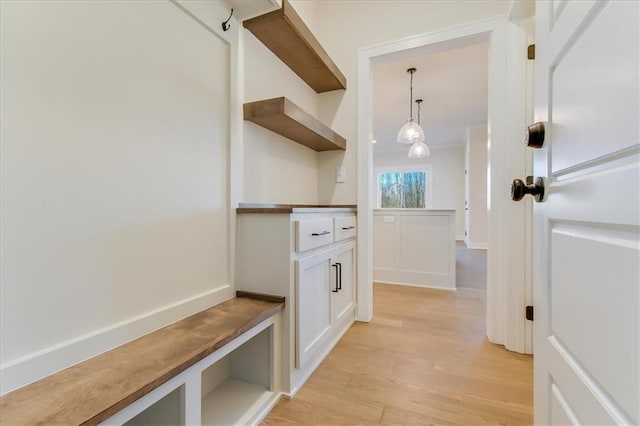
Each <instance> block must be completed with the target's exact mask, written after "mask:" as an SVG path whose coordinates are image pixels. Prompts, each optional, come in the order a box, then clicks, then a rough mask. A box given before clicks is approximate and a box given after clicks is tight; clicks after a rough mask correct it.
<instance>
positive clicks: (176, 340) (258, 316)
mask: <svg viewBox="0 0 640 426" xmlns="http://www.w3.org/2000/svg"><path fill="white" fill-rule="evenodd" d="M238 296H239V297H236V298H234V299H231V300H228V301H226V302H224V303H221V304H219V305H217V306H214V307H212V308H209V309H206V310H204V311H202V312H199V313H197V314H194V315H192V316H190V317H188V318H185V319H183V320H180V321H178V322H175V323H173V324H171V325H169V326H167V327H164V328H162V329H160V330H157V331H154V332H152V333H149V334H147V335H145V336H142V337H140V338H138V339H136V340H133V341H131V342H129V343H126V344H124V345H122V346H119V347H117V348H115V349H112V350H109V351H107V352H105V353H103V354H100V355H97V356H95V357H93V358H90V359H88V360H86V361H83V362H81V363H79V364H76V365H74V366H71V367H69V368H67V369H65V370H62V371H60V372H57V373H54V374H52V375H50V376H48V377H45V378H43V379H41V380H39V381H37V382H34V383H32V384H30V385H27V386H24V387H22V388H20V389H17V390H15V391H13V392H10V393H8V394H6V395H4V396H2V397H0V424H1V425H18V424H29V425H34V424H47V425H49V424H64V425H80V424H97V423H99V422H101V421H103V420H106V419H107V418H109V417H110V416H112V415H113V414H115V413H117V412H118V411H120V410H121V409H122V408H124V407H126V406H127V405H129V404H131V403H132V402H134V401H136V400H137V399H139V398H141V397H142V396H144V395H146V394H147V393H149V392H151V391H152V390H154V389H156V388H157V387H159V386H160V385H162V384H163V383H165V382H167V381H168V380H170V379H171V378H173V377H175V376H176V375H178V374H180V373H181V372H183V371H184V370H186V369H187V368H189V367H190V366H192V365H194V364H195V363H197V362H198V361H200V360H202V359H203V358H205V357H206V356H208V355H210V354H212V353H213V352H215V351H216V350H217V349H219V348H221V347H222V346H224V345H225V344H227V343H229V342H230V341H232V340H233V339H235V338H236V337H238V336H240V335H241V334H243V333H244V332H246V331H248V330H249V329H251V328H252V327H254V326H256V325H257V324H259V323H260V322H262V321H264V320H265V319H267V318H269V317H270V316H272V315H274V314H276V313H277V312H279V311H281V310H282V309H283V307H284V298H272V297H259V296H258V295H252V294H251V293H243V292H238ZM256 297H258V298H256Z"/></svg>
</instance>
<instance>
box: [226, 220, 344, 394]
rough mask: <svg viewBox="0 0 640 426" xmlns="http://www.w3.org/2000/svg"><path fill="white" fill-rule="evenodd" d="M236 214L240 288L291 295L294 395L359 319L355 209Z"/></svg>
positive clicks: (286, 323)
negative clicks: (356, 284) (356, 306)
mask: <svg viewBox="0 0 640 426" xmlns="http://www.w3.org/2000/svg"><path fill="white" fill-rule="evenodd" d="M238 213H239V214H238V216H237V223H238V233H237V235H238V240H237V261H236V264H237V268H236V283H237V288H238V289H241V290H245V291H253V292H258V293H266V294H274V295H278V296H284V297H286V306H285V309H284V311H283V324H282V325H283V332H282V336H283V341H282V345H283V346H282V362H283V365H282V371H283V372H284V377H283V389H284V393H285V394H288V395H290V396H292V395H293V394H295V393H296V392H297V391H298V389H299V388H300V387H301V386H302V385H303V384H304V382H305V381H306V380H307V379H308V377H309V376H310V375H311V373H313V371H314V370H315V369H316V368H317V366H318V365H319V364H320V363H321V362H322V360H323V359H324V357H325V356H326V355H327V354H328V353H329V351H330V350H331V349H332V348H333V346H334V345H335V344H336V343H337V342H338V341H339V340H340V338H341V337H342V335H343V334H344V333H345V332H346V331H347V330H348V329H349V327H350V326H351V324H352V323H353V321H354V319H355V305H356V293H355V290H356V286H355V283H356V281H355V280H356V275H355V261H356V243H355V236H356V216H355V211H354V210H353V209H348V208H338V209H332V208H326V209H319V208H315V209H304V208H297V209H292V211H291V212H288V213H243V209H238Z"/></svg>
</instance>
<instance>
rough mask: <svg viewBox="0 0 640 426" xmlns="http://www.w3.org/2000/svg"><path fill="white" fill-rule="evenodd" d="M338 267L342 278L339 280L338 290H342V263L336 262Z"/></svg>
mask: <svg viewBox="0 0 640 426" xmlns="http://www.w3.org/2000/svg"><path fill="white" fill-rule="evenodd" d="M336 265H338V269H339V270H340V279H339V280H338V290H342V263H340V262H336Z"/></svg>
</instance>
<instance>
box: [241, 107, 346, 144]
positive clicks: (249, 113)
mask: <svg viewBox="0 0 640 426" xmlns="http://www.w3.org/2000/svg"><path fill="white" fill-rule="evenodd" d="M244 119H245V120H248V121H252V122H254V123H256V124H257V125H259V126H262V127H264V128H265V129H269V130H271V131H272V132H275V133H277V134H279V135H281V136H284V137H285V138H289V139H291V140H292V141H294V142H297V143H299V144H302V145H304V146H306V147H309V148H311V149H313V150H314V151H333V150H339V149H341V150H343V151H344V150H346V149H347V140H346V139H345V138H343V137H342V136H340V135H339V134H337V133H336V132H334V131H333V130H331V129H330V128H328V127H327V126H325V125H324V124H322V123H321V122H319V121H318V120H316V119H315V118H313V117H312V116H311V115H309V114H308V113H306V112H305V111H303V110H302V109H300V107H298V106H297V105H296V104H294V103H293V102H291V101H290V100H289V99H287V98H285V97H280V98H273V99H266V100H263V101H257V102H250V103H246V104H244Z"/></svg>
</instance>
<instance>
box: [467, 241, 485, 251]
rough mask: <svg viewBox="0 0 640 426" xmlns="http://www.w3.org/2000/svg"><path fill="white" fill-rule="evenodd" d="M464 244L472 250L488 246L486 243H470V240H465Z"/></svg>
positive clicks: (483, 248)
mask: <svg viewBox="0 0 640 426" xmlns="http://www.w3.org/2000/svg"><path fill="white" fill-rule="evenodd" d="M465 244H466V245H467V248H470V249H474V250H487V249H488V248H489V247H488V246H487V243H472V242H471V241H467V242H465Z"/></svg>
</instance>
